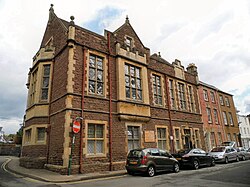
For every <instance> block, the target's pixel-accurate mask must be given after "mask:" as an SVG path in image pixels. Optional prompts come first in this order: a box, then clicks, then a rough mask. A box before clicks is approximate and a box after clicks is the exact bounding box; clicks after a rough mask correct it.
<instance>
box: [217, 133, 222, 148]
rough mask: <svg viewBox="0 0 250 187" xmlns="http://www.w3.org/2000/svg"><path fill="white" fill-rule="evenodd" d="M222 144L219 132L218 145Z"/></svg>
mask: <svg viewBox="0 0 250 187" xmlns="http://www.w3.org/2000/svg"><path fill="white" fill-rule="evenodd" d="M221 143H222V135H221V132H218V144H219V145H221Z"/></svg>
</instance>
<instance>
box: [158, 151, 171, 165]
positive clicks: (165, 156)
mask: <svg viewBox="0 0 250 187" xmlns="http://www.w3.org/2000/svg"><path fill="white" fill-rule="evenodd" d="M159 151H160V157H161V163H162V168H163V169H164V170H168V169H170V168H172V167H173V164H174V160H172V159H171V158H172V157H173V156H172V155H170V154H169V153H168V152H167V151H165V150H161V149H160V150H159Z"/></svg>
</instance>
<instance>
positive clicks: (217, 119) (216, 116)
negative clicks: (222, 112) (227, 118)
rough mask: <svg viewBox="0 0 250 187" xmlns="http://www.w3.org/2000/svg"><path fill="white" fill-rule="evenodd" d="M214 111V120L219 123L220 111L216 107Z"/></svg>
mask: <svg viewBox="0 0 250 187" xmlns="http://www.w3.org/2000/svg"><path fill="white" fill-rule="evenodd" d="M213 113H214V121H215V123H216V124H219V118H218V111H217V109H216V108H214V109H213Z"/></svg>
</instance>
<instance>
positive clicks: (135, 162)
mask: <svg viewBox="0 0 250 187" xmlns="http://www.w3.org/2000/svg"><path fill="white" fill-rule="evenodd" d="M129 163H130V164H137V161H130V162H129Z"/></svg>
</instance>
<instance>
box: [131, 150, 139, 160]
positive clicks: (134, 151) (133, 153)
mask: <svg viewBox="0 0 250 187" xmlns="http://www.w3.org/2000/svg"><path fill="white" fill-rule="evenodd" d="M128 157H137V158H139V157H141V151H140V150H131V151H130V152H129V154H128Z"/></svg>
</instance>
